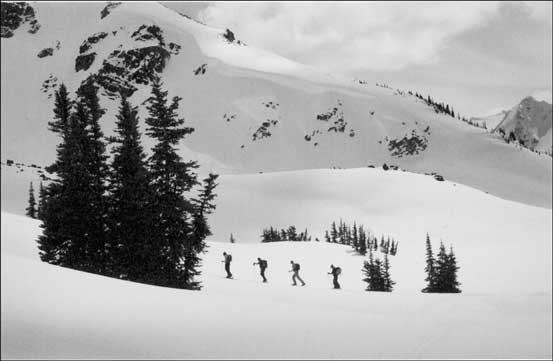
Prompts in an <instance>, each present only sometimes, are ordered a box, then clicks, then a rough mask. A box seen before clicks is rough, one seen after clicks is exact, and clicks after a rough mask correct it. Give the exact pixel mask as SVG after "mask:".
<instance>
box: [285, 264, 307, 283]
mask: <svg viewBox="0 0 553 361" xmlns="http://www.w3.org/2000/svg"><path fill="white" fill-rule="evenodd" d="M290 264H291V265H292V270H291V271H288V272H294V274H293V275H292V281H293V282H294V283H293V284H292V286H297V285H298V284H297V283H296V279H298V280H300V282H301V285H302V286H305V282H303V280H302V279H301V277H300V275H299V272H300V264H299V263H294V261H290Z"/></svg>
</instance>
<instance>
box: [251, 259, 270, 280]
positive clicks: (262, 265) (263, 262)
mask: <svg viewBox="0 0 553 361" xmlns="http://www.w3.org/2000/svg"><path fill="white" fill-rule="evenodd" d="M256 264H258V265H259V271H260V272H261V277H263V282H264V283H265V282H267V278H265V270H266V269H267V260H264V259H261V258H259V257H257V262H254V264H253V265H254V266H255V265H256Z"/></svg>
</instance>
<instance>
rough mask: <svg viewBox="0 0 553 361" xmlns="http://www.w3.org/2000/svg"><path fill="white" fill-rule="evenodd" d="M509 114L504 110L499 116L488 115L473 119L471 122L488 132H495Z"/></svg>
mask: <svg viewBox="0 0 553 361" xmlns="http://www.w3.org/2000/svg"><path fill="white" fill-rule="evenodd" d="M507 113H508V112H507V111H506V110H503V111H501V112H499V113H497V114H493V115H488V116H484V117H472V118H470V121H471V122H472V123H474V124H476V125H477V126H479V127H482V128H485V129H487V130H488V131H493V130H494V129H495V128H496V127H497V125H498V124H499V123H501V122H502V121H503V119H505V115H506V114H507Z"/></svg>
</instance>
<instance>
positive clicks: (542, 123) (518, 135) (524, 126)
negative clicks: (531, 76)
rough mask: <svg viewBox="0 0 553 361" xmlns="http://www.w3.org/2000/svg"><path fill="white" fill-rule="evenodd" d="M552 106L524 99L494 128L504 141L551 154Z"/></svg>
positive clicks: (543, 102) (532, 99)
mask: <svg viewBox="0 0 553 361" xmlns="http://www.w3.org/2000/svg"><path fill="white" fill-rule="evenodd" d="M552 119H553V113H552V105H551V104H550V103H548V102H546V101H543V100H542V101H538V100H536V99H534V98H533V97H527V98H524V99H523V100H522V101H521V102H520V103H519V104H517V105H516V106H514V107H513V109H511V110H510V111H509V112H508V113H507V114H506V115H505V117H504V119H503V120H502V121H501V122H500V123H499V124H498V125H497V126H496V127H495V128H494V132H495V133H498V134H501V135H502V136H503V137H504V138H505V139H509V138H514V139H512V140H517V141H519V142H520V143H521V144H522V145H524V146H526V147H528V148H530V149H533V150H537V151H545V152H548V153H550V154H551V152H552V148H551V128H552V126H553V124H552V121H553V120H552Z"/></svg>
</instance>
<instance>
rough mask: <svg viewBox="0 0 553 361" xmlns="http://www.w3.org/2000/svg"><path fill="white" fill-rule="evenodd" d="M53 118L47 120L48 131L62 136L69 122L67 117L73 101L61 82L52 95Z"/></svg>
mask: <svg viewBox="0 0 553 361" xmlns="http://www.w3.org/2000/svg"><path fill="white" fill-rule="evenodd" d="M54 99H55V100H54V120H53V121H49V122H48V126H49V129H50V131H52V132H54V133H58V134H60V135H61V136H62V137H63V136H64V134H65V132H66V128H67V126H68V124H69V117H70V114H71V108H72V107H73V102H72V101H71V99H69V94H68V93H67V88H66V87H65V84H63V83H61V84H60V86H59V88H58V90H57V91H56V93H55V96H54Z"/></svg>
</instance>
